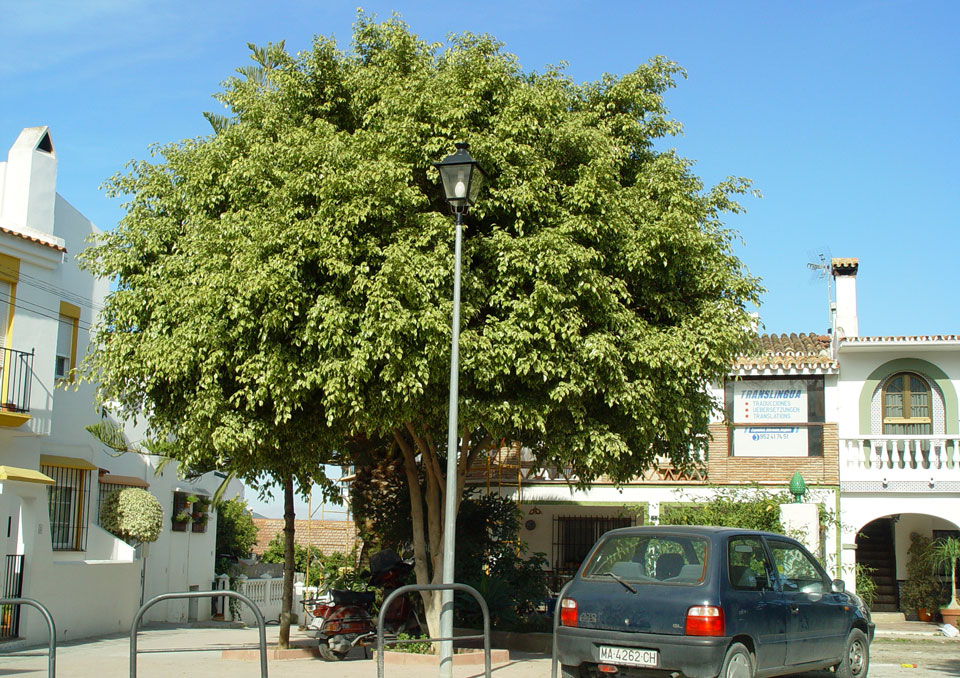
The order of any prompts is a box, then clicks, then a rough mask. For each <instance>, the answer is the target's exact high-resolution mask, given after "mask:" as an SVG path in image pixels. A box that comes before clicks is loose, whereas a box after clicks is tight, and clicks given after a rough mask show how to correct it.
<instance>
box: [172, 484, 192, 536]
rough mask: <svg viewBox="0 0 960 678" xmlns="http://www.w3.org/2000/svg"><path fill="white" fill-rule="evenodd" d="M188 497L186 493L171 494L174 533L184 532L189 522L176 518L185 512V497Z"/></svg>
mask: <svg viewBox="0 0 960 678" xmlns="http://www.w3.org/2000/svg"><path fill="white" fill-rule="evenodd" d="M188 496H189V495H188V494H187V493H186V492H174V493H173V531H174V532H186V531H187V525H189V521H187V520H179V519H178V518H179V517H180V516H181V515H182V514H184V513H186V512H187V497H188Z"/></svg>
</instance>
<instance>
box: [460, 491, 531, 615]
mask: <svg viewBox="0 0 960 678" xmlns="http://www.w3.org/2000/svg"><path fill="white" fill-rule="evenodd" d="M519 531H520V511H519V510H518V508H517V505H516V504H515V503H514V502H513V501H512V500H510V499H507V498H505V497H501V496H499V495H481V496H468V497H466V498H465V499H464V501H463V503H462V504H461V505H460V513H459V515H457V559H456V577H455V581H458V582H463V583H465V584H469V585H471V586H473V587H474V588H475V589H477V590H478V591H479V592H480V594H481V595H482V596H483V597H484V600H486V602H487V606H488V607H489V608H490V621H491V624H492V625H493V626H494V628H497V629H501V630H510V631H513V630H520V629H523V628H526V629H527V630H529V626H530V623H529V622H528V621H527V620H528V619H529V618H530V617H532V616H534V613H535V612H536V609H537V605H538V604H539V603H541V602H543V601H544V600H546V598H547V595H548V593H547V579H546V574H545V569H546V567H547V559H546V557H545V555H544V554H542V553H529V552H528V551H527V548H526V545H525V544H524V543H523V542H522V541H520V538H519ZM455 609H456V612H457V615H458V618H459V619H460V620H461V622H462V623H464V624H467V625H471V626H474V628H481V627H482V623H483V616H482V614H481V613H480V609H479V607H478V606H477V603H476V601H475V600H474V599H473V598H472V597H470V596H467V595H463V594H458V602H457V605H456V608H455Z"/></svg>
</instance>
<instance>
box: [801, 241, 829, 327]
mask: <svg viewBox="0 0 960 678" xmlns="http://www.w3.org/2000/svg"><path fill="white" fill-rule="evenodd" d="M807 256H808V257H809V258H810V261H809V262H808V263H807V268H808V269H810V271H811V275H810V284H813V283H814V282H816V281H817V280H823V279H824V278H826V279H827V313H828V314H829V316H830V317H829V321H828V322H829V326H830V327H831V328H832V327H833V280H832V278H833V276H832V275H831V268H832V266H833V256H832V255H831V254H830V248H829V247H818V248H815V249H812V250H807Z"/></svg>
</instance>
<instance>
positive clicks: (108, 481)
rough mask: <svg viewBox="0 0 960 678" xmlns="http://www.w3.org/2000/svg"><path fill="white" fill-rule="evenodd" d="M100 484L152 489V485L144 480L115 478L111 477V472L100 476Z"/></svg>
mask: <svg viewBox="0 0 960 678" xmlns="http://www.w3.org/2000/svg"><path fill="white" fill-rule="evenodd" d="M100 484H101V485H129V486H130V487H142V488H143V489H147V488H148V487H150V483H148V482H147V481H146V480H144V479H143V478H137V477H136V476H115V475H111V474H110V473H109V472H107V473H104V474H103V475H101V476H100Z"/></svg>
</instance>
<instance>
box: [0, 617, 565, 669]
mask: <svg viewBox="0 0 960 678" xmlns="http://www.w3.org/2000/svg"><path fill="white" fill-rule="evenodd" d="M278 633H279V629H278V627H276V626H268V627H267V644H268V646H270V645H276V641H277V635H278ZM291 640H292V641H297V640H304V641H307V640H310V639H308V638H307V637H306V635H305V634H304V633H303V632H302V631H299V630H296V629H291ZM314 642H316V641H314ZM257 648H258V633H257V629H256V628H247V629H229V628H189V627H182V626H172V625H150V626H147V627H145V628H144V629H143V630H141V632H140V634H139V635H138V636H137V649H138V652H137V676H138V677H142V678H172V677H174V676H192V677H193V678H197V676H229V677H230V678H248V677H249V678H258V677H259V676H260V662H259V661H258V660H234V659H223V658H222V654H223V651H224V650H229V651H232V650H238V649H253V650H255V649H257ZM0 653H3V647H2V646H0ZM268 671H269V675H270V676H271V678H307V677H309V676H316V677H317V678H375V677H376V675H377V665H376V662H374V661H373V660H372V659H365V658H364V653H363V650H362V649H356V650H354V651H353V652H351V653H350V656H348V657H347V658H346V659H345V660H343V661H340V662H325V661H323V660H322V659H319V658H315V657H304V658H300V659H283V660H276V659H269V661H268ZM436 673H437V669H436V668H434V667H425V666H396V665H390V664H388V665H387V666H386V667H385V670H384V675H385V676H386V677H387V678H424V677H425V676H432V675H435V674H436ZM493 673H494V674H495V675H496V676H497V678H549V675H550V659H549V658H548V657H544V656H543V655H533V654H523V653H516V652H513V653H511V660H510V662H509V663H507V664H494V665H493ZM46 674H47V653H46V646H42V647H33V648H29V649H25V650H20V651H17V652H14V653H11V654H9V655H3V656H0V676H7V675H22V676H37V677H38V678H40V677H42V676H46ZM129 675H130V636H129V635H119V634H117V635H111V636H106V637H97V638H88V639H85V640H79V641H73V642H70V643H62V644H60V645H58V647H57V676H58V677H59V678H91V677H93V678H119V677H123V676H129ZM479 676H483V665H482V664H480V665H479V666H462V667H461V666H457V667H454V678H472V677H479Z"/></svg>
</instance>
